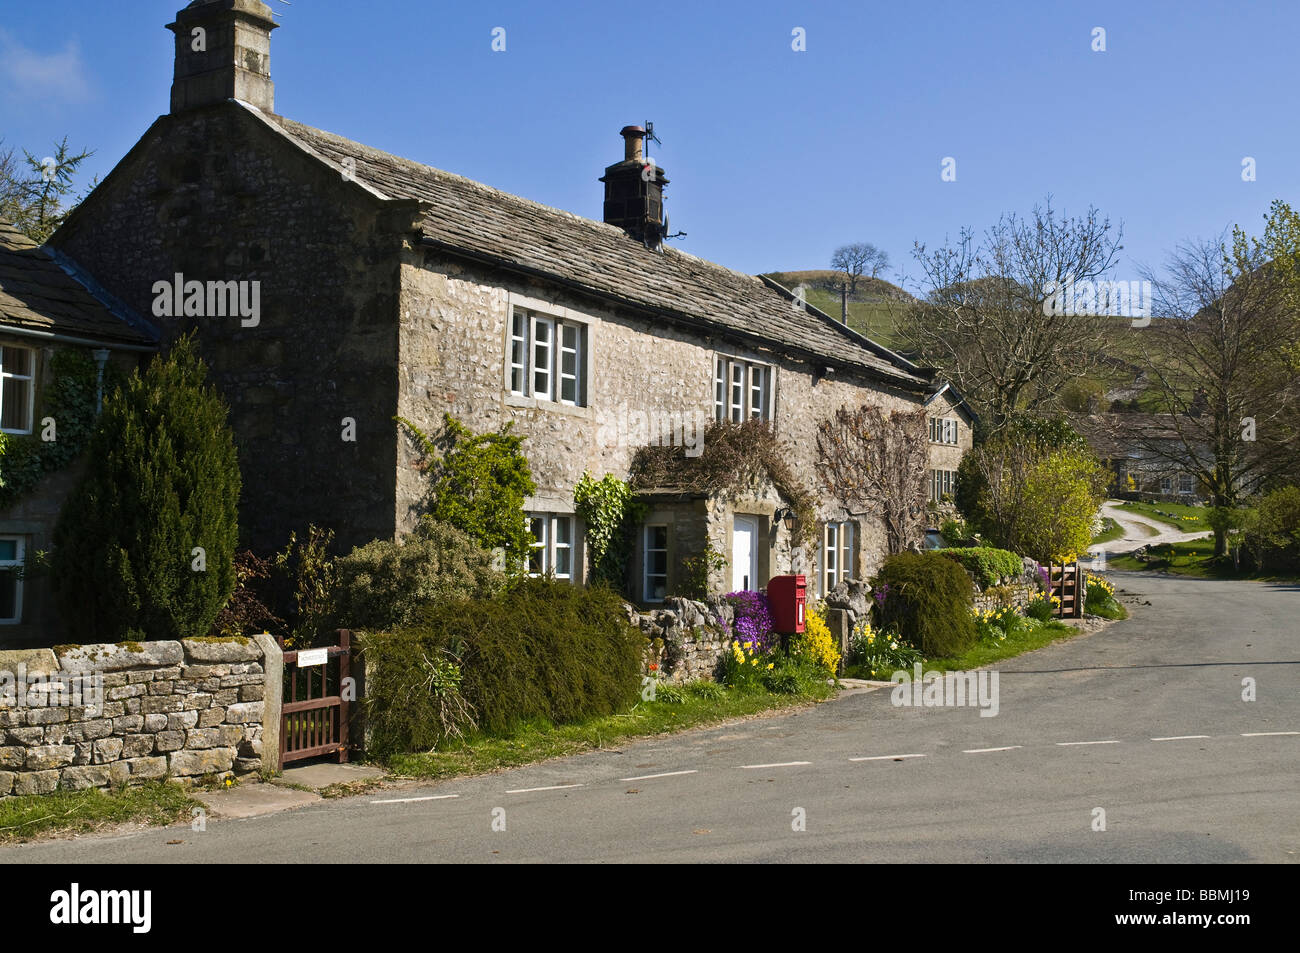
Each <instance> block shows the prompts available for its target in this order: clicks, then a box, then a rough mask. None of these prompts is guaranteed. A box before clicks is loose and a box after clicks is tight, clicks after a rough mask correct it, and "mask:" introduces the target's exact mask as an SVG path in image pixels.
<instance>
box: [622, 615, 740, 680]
mask: <svg viewBox="0 0 1300 953" xmlns="http://www.w3.org/2000/svg"><path fill="white" fill-rule="evenodd" d="M625 608H626V610H627V613H628V619H629V621H631V623H632V624H633V625H635V626H637V627H638V628H639V629H640V630H641V633H642V634H643V635H644V636H645V637H646V639H647V640H648V641H649V642H650V643H651V644H652V645H655V644H656V640H657V641H658V643H659V644H660V645H662V649H661V650H660V652H659V654H658V661H657V663H656V664H658V665H659V677H660V680H661V681H665V682H673V683H678V684H680V683H683V682H693V681H698V680H700V679H703V680H705V681H711V680H713V679H715V678H716V677H717V676H718V666H719V664H720V663H721V661H722V656H723V654H724V653H725V652H726V649H727V645H728V644H729V643H730V640H731V636H730V633H731V624H732V623H733V622H734V621H735V609H733V608H732V606H731V605H730V603H728V602H726V601H725V600H723V599H721V598H718V597H714V598H711V599H710V600H709V601H708V602H696V601H695V600H693V599H676V598H674V599H667V600H665V601H664V604H663V608H661V609H654V610H653V611H650V612H639V611H637V609H636V608H635V607H633V606H630V605H628V606H626V607H625Z"/></svg>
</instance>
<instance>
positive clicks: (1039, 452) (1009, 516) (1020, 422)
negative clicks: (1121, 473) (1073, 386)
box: [955, 416, 1107, 563]
mask: <svg viewBox="0 0 1300 953" xmlns="http://www.w3.org/2000/svg"><path fill="white" fill-rule="evenodd" d="M1106 482H1107V476H1106V470H1105V468H1104V467H1103V466H1102V465H1101V463H1100V462H1099V461H1098V460H1097V458H1096V456H1095V455H1094V454H1093V453H1092V452H1091V451H1090V450H1089V449H1088V446H1087V444H1086V442H1085V441H1084V440H1083V438H1082V437H1080V436H1079V434H1078V433H1076V432H1075V431H1074V430H1073V429H1072V428H1071V427H1070V425H1069V423H1068V421H1066V420H1065V419H1063V418H1056V419H1045V418H1033V417H1028V416H1017V417H1014V418H1013V419H1012V420H1010V421H1009V422H1008V424H1007V425H1006V427H1004V428H1003V429H1002V430H1001V431H1000V432H998V433H996V434H994V435H993V436H991V437H990V438H989V439H988V440H986V441H985V442H984V443H982V444H981V445H980V446H978V447H976V448H975V449H974V450H973V451H971V452H970V453H968V454H966V455H965V456H964V457H963V458H962V462H961V464H960V465H959V466H958V468H957V486H956V494H955V495H956V502H957V507H958V509H959V510H960V511H961V513H962V515H963V516H965V517H966V519H967V520H968V521H969V523H970V526H971V528H972V529H974V530H975V531H976V532H978V533H979V534H980V535H981V536H983V537H985V538H987V539H988V540H989V541H990V542H992V543H994V544H995V545H997V546H1000V547H1002V548H1003V549H1010V550H1013V551H1015V552H1018V553H1024V554H1026V555H1029V556H1032V557H1033V558H1034V559H1037V560H1039V561H1040V562H1045V561H1047V560H1051V561H1053V562H1058V563H1059V562H1069V561H1070V560H1072V559H1073V558H1074V557H1075V555H1077V554H1078V553H1081V552H1083V551H1085V550H1086V549H1087V547H1088V544H1089V543H1090V542H1091V541H1092V536H1093V533H1092V520H1093V517H1094V515H1095V514H1096V512H1097V509H1098V507H1100V506H1101V503H1102V501H1103V500H1105V498H1106Z"/></svg>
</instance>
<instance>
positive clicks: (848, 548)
mask: <svg viewBox="0 0 1300 953" xmlns="http://www.w3.org/2000/svg"><path fill="white" fill-rule="evenodd" d="M856 534H857V527H856V525H855V524H853V523H852V522H847V521H841V522H830V523H826V524H825V526H824V527H823V528H822V595H826V593H828V592H830V591H831V590H832V589H833V588H835V586H836V585H838V584H839V583H841V582H843V581H845V580H846V579H852V578H853V562H854V559H853V556H854V549H853V546H854V541H855V537H856Z"/></svg>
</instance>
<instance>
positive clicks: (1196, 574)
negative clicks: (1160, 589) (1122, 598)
mask: <svg viewBox="0 0 1300 953" xmlns="http://www.w3.org/2000/svg"><path fill="white" fill-rule="evenodd" d="M1147 556H1148V558H1147V559H1146V560H1145V561H1144V560H1140V559H1134V558H1133V557H1132V556H1130V555H1127V554H1126V555H1123V556H1112V557H1110V558H1109V559H1108V560H1107V566H1108V568H1110V569H1119V570H1124V571H1127V572H1165V573H1169V574H1171V575H1174V576H1188V577H1190V578H1194V579H1252V580H1255V581H1256V582H1289V581H1292V580H1294V579H1295V577H1294V576H1288V575H1286V574H1284V573H1283V574H1279V573H1275V572H1267V571H1265V572H1261V571H1259V570H1257V569H1255V568H1253V566H1252V565H1251V563H1250V559H1249V557H1247V556H1243V557H1242V561H1241V562H1242V565H1241V567H1240V568H1237V567H1235V566H1233V564H1232V559H1231V557H1227V556H1222V557H1221V556H1215V555H1214V537H1213V536H1202V537H1201V538H1200V539H1189V540H1187V541H1186V542H1183V543H1161V544H1160V545H1158V546H1150V547H1148V548H1147Z"/></svg>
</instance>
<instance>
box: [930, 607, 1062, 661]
mask: <svg viewBox="0 0 1300 953" xmlns="http://www.w3.org/2000/svg"><path fill="white" fill-rule="evenodd" d="M1077 631H1078V630H1077V629H1075V628H1074V627H1073V626H1069V625H1066V624H1065V623H1064V622H1058V621H1056V620H1055V619H1052V620H1050V621H1047V622H1040V623H1037V624H1034V625H1033V626H1029V625H1025V626H1020V627H1017V628H1016V629H1015V630H1014V631H1012V632H1011V633H1010V634H1008V635H1007V637H1006V638H1005V639H1004V640H1003V641H1001V642H985V641H981V642H978V643H977V644H975V645H974V646H972V647H971V648H970V649H967V650H966V651H965V652H963V653H962V654H961V655H957V656H954V657H952V658H935V659H928V660H927V661H926V662H925V663H924V665H923V669H924V670H925V671H927V672H958V671H960V672H968V671H970V670H971V669H975V668H983V667H984V666H986V665H991V664H993V663H994V662H1000V661H1002V660H1003V659H1009V658H1014V657H1015V656H1017V655H1023V654H1024V653H1025V652H1032V651H1033V650H1034V649H1041V648H1042V647H1043V646H1044V645H1050V644H1051V643H1053V642H1059V641H1060V640H1061V639H1068V638H1070V637H1071V636H1072V635H1075V634H1076V633H1077Z"/></svg>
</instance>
